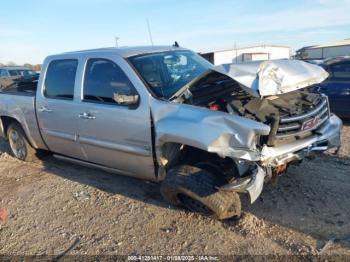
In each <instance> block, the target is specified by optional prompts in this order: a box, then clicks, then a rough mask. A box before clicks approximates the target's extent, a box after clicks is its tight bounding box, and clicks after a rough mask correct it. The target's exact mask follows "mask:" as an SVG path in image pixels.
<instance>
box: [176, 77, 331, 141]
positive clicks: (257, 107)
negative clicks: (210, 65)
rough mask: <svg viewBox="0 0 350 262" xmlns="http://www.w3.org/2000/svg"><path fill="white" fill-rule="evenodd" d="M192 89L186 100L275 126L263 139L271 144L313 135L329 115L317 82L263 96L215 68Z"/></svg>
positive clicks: (193, 103)
mask: <svg viewBox="0 0 350 262" xmlns="http://www.w3.org/2000/svg"><path fill="white" fill-rule="evenodd" d="M190 91H191V96H190V97H189V98H188V99H185V100H184V101H183V102H184V103H188V104H192V105H196V106H201V107H206V108H208V109H210V110H214V111H223V112H226V113H229V114H236V115H239V116H242V117H245V118H248V119H252V120H255V121H258V122H262V123H264V124H267V125H269V126H271V133H270V135H269V137H268V138H265V139H264V141H262V143H264V144H268V145H276V144H283V143H287V142H290V141H291V140H296V139H300V138H303V137H306V136H309V135H311V134H312V132H311V131H312V130H314V129H316V128H317V127H318V126H320V125H321V124H322V123H323V122H324V121H325V120H326V118H327V117H328V103H326V102H327V101H325V97H324V96H322V95H321V94H320V93H318V91H317V88H316V87H315V86H310V87H307V88H304V89H300V90H296V91H293V92H289V93H285V94H281V95H276V96H268V97H264V98H260V97H254V96H252V95H250V94H248V93H247V92H245V91H244V90H243V89H242V88H240V85H239V84H238V83H237V82H235V81H234V80H233V79H231V78H229V77H227V76H225V75H222V74H220V73H217V72H213V73H211V74H210V75H209V76H208V77H207V78H205V80H201V81H198V82H197V83H195V84H194V85H193V86H192V87H191V90H190ZM307 121H309V122H310V121H313V122H312V123H311V122H310V123H308V122H307ZM305 123H307V124H305ZM305 127H307V128H305Z"/></svg>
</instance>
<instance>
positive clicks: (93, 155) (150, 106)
mask: <svg viewBox="0 0 350 262" xmlns="http://www.w3.org/2000/svg"><path fill="white" fill-rule="evenodd" d="M325 78H327V73H326V72H325V71H324V70H323V69H322V68H320V67H318V66H316V65H312V64H308V63H304V62H301V61H290V60H277V61H265V62H253V63H247V64H240V65H223V66H219V67H213V66H212V65H211V64H210V63H208V62H207V61H205V60H204V59H203V58H201V57H200V56H199V55H197V54H195V53H194V52H191V51H189V50H186V49H183V48H179V47H176V46H174V47H142V48H120V49H115V48H109V49H98V50H87V51H79V52H72V53H65V54H60V55H55V56H50V57H48V58H47V59H46V60H45V62H44V64H43V70H42V73H41V75H40V78H39V82H38V85H37V88H36V90H34V89H33V90H26V88H23V85H22V86H21V90H22V91H19V90H16V88H15V87H14V86H12V87H10V88H8V90H7V89H6V88H5V89H2V92H1V93H0V117H1V121H0V127H1V131H2V134H3V136H4V137H5V138H7V139H8V140H9V144H10V148H11V151H12V154H13V155H14V156H16V157H17V158H19V159H22V160H32V159H33V158H34V156H35V152H36V151H35V150H34V149H36V150H46V151H52V152H53V153H54V156H55V157H57V158H59V159H64V160H67V161H71V162H74V163H78V164H82V165H86V166H90V167H96V168H102V169H104V170H107V171H110V172H117V173H120V174H125V175H130V176H135V177H139V178H143V179H147V180H152V181H159V182H161V193H162V195H163V196H164V198H165V199H167V200H168V201H170V202H171V203H173V204H181V205H184V206H185V207H187V208H188V209H190V210H193V211H197V212H201V213H205V214H213V215H215V216H216V217H217V218H219V219H226V218H229V217H239V216H240V213H241V201H240V195H241V194H245V193H247V194H248V195H249V196H250V201H251V203H253V202H254V201H255V200H256V199H257V198H258V197H259V195H260V194H261V192H262V189H263V185H264V183H266V182H267V181H268V180H270V179H271V178H273V177H275V176H278V175H280V174H282V173H284V172H285V171H286V170H287V168H288V166H289V165H290V164H293V163H299V162H300V161H301V160H302V159H303V158H305V157H307V156H309V155H310V154H314V153H316V152H324V151H326V150H328V149H330V148H338V147H339V146H340V132H341V128H342V122H341V120H340V119H339V118H338V117H337V116H335V115H334V114H332V113H330V111H329V105H328V100H327V97H326V96H325V95H323V94H320V93H319V92H318V91H317V90H318V88H317V84H318V83H320V82H322V81H323V80H324V79H325ZM31 87H33V85H31ZM23 90H25V91H23Z"/></svg>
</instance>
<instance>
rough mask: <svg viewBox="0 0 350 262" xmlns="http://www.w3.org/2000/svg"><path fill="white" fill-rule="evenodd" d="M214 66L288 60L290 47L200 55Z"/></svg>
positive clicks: (245, 49) (253, 48)
mask: <svg viewBox="0 0 350 262" xmlns="http://www.w3.org/2000/svg"><path fill="white" fill-rule="evenodd" d="M200 55H201V56H203V57H204V58H205V59H207V60H208V61H209V62H211V63H213V64H214V65H221V64H229V63H243V62H247V61H257V60H270V59H282V58H287V59H288V58H290V47H288V46H278V45H261V46H252V47H244V48H233V49H227V50H218V51H212V52H206V53H200Z"/></svg>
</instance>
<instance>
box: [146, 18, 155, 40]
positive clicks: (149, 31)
mask: <svg viewBox="0 0 350 262" xmlns="http://www.w3.org/2000/svg"><path fill="white" fill-rule="evenodd" d="M146 21H147V28H148V35H149V40H150V41H151V45H152V46H153V38H152V32H151V26H150V24H149V20H148V19H146Z"/></svg>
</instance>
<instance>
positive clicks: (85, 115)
mask: <svg viewBox="0 0 350 262" xmlns="http://www.w3.org/2000/svg"><path fill="white" fill-rule="evenodd" d="M78 117H79V118H81V119H89V120H93V119H95V118H96V117H95V116H93V115H91V114H89V113H86V112H84V113H81V114H79V115H78Z"/></svg>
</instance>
